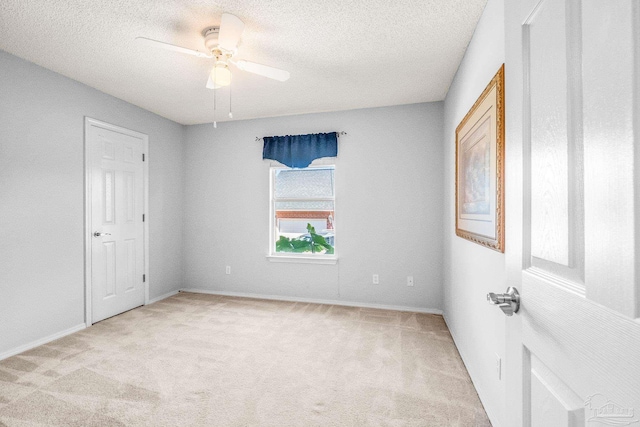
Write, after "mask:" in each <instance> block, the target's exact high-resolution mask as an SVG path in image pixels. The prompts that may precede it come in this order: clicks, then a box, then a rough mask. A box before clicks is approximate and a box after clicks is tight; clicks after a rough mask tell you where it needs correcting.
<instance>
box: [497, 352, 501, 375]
mask: <svg viewBox="0 0 640 427" xmlns="http://www.w3.org/2000/svg"><path fill="white" fill-rule="evenodd" d="M496 374H498V380H502V359H501V358H500V356H498V354H496Z"/></svg>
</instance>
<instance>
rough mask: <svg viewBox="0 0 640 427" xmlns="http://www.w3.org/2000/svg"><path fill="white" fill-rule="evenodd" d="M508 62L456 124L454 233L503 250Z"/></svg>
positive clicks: (494, 248) (491, 247) (497, 249)
mask: <svg viewBox="0 0 640 427" xmlns="http://www.w3.org/2000/svg"><path fill="white" fill-rule="evenodd" d="M504 143H505V141H504V64H502V66H501V67H500V69H499V70H498V72H497V73H496V74H495V76H494V77H493V79H491V81H490V82H489V84H488V85H487V87H486V88H485V89H484V91H483V92H482V94H481V95H480V97H479V98H478V99H477V101H476V102H475V103H474V104H473V106H472V107H471V109H470V110H469V112H468V113H467V115H466V116H465V117H464V118H463V119H462V121H461V122H460V124H459V125H458V127H457V128H456V155H455V156H456V172H455V173H456V183H455V187H456V190H455V192H456V194H455V200H456V208H455V213H456V235H457V236H459V237H462V238H463V239H467V240H470V241H472V242H474V243H477V244H479V245H482V246H485V247H487V248H490V249H493V250H496V251H498V252H504V250H505V248H504V220H505V218H504Z"/></svg>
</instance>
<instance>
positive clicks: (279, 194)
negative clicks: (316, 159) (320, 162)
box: [274, 168, 334, 199]
mask: <svg viewBox="0 0 640 427" xmlns="http://www.w3.org/2000/svg"><path fill="white" fill-rule="evenodd" d="M333 180H334V170H333V168H310V169H279V170H276V172H275V180H274V187H275V188H274V196H275V197H276V198H285V199H304V198H310V197H333Z"/></svg>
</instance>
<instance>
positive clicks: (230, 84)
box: [229, 76, 233, 119]
mask: <svg viewBox="0 0 640 427" xmlns="http://www.w3.org/2000/svg"><path fill="white" fill-rule="evenodd" d="M231 80H232V81H231V83H229V118H230V119H233V112H232V111H231V86H233V84H232V83H233V76H232V77H231Z"/></svg>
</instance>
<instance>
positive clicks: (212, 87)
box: [207, 74, 216, 89]
mask: <svg viewBox="0 0 640 427" xmlns="http://www.w3.org/2000/svg"><path fill="white" fill-rule="evenodd" d="M207 89H216V85H215V84H214V83H213V79H212V78H211V74H209V79H208V80H207Z"/></svg>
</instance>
